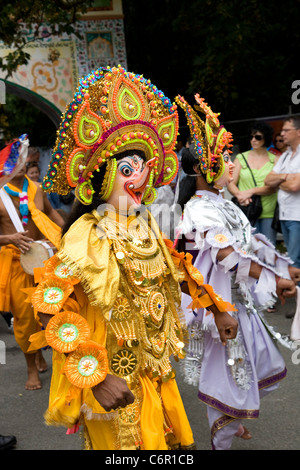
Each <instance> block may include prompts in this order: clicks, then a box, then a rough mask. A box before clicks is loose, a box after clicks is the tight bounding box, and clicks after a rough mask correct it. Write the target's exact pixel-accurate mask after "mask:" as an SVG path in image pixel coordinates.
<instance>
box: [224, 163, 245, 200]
mask: <svg viewBox="0 0 300 470" xmlns="http://www.w3.org/2000/svg"><path fill="white" fill-rule="evenodd" d="M234 165H235V167H234V169H233V173H232V178H233V179H232V181H231V182H230V183H229V184H228V186H227V189H228V191H229V192H230V194H232V196H235V197H238V195H239V194H240V190H239V188H238V186H237V185H238V182H239V178H240V171H241V168H242V166H241V164H240V162H239V160H238V159H237V158H236V159H235V160H234Z"/></svg>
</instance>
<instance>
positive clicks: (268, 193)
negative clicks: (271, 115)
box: [228, 121, 279, 245]
mask: <svg viewBox="0 0 300 470" xmlns="http://www.w3.org/2000/svg"><path fill="white" fill-rule="evenodd" d="M272 134H273V129H272V128H271V127H270V126H269V125H268V124H267V123H266V122H263V121H258V122H255V123H254V124H253V125H252V128H251V132H250V144H251V149H250V150H248V151H247V152H244V153H239V154H238V155H237V156H236V158H235V160H234V164H235V168H234V170H233V181H232V182H231V183H229V185H228V191H229V192H230V193H231V194H232V195H233V196H236V197H237V199H238V201H239V203H240V204H242V205H248V204H249V203H250V202H251V197H252V196H253V195H254V194H258V195H260V196H261V201H262V207H263V210H262V213H261V216H260V217H259V219H258V220H257V222H256V223H255V227H256V229H257V232H259V233H262V234H263V235H265V236H266V237H267V238H268V239H269V240H270V241H271V242H272V243H273V245H275V244H276V231H275V230H273V229H272V220H273V216H274V211H275V207H276V201H277V195H276V190H275V189H273V188H270V187H269V186H265V183H264V181H265V178H266V176H267V175H268V174H269V173H270V171H272V169H273V167H274V164H275V163H276V162H277V160H278V158H279V157H277V156H276V155H274V154H272V153H270V152H268V150H267V147H269V146H270V145H271V142H272ZM246 162H247V163H248V165H249V167H250V169H251V171H250V170H249V168H248V166H247V163H246ZM251 172H252V174H253V176H254V178H255V181H256V185H257V186H256V187H255V185H254V182H253V178H252V175H251Z"/></svg>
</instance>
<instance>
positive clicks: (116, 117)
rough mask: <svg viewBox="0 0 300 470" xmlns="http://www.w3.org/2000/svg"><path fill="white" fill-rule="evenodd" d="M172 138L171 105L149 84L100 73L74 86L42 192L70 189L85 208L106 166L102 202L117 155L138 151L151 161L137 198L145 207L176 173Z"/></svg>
mask: <svg viewBox="0 0 300 470" xmlns="http://www.w3.org/2000/svg"><path fill="white" fill-rule="evenodd" d="M177 134H178V114H177V106H176V104H175V103H171V101H170V99H169V98H167V97H166V96H165V95H164V93H163V92H162V91H160V90H158V89H157V88H156V87H155V86H154V85H152V83H151V82H150V80H147V79H145V78H144V77H143V76H142V75H137V74H134V73H130V72H127V71H126V70H125V69H124V68H123V67H121V66H120V65H119V66H118V67H112V68H110V67H105V68H100V69H98V70H96V71H93V72H91V73H90V74H89V75H87V76H86V77H84V78H82V79H81V80H80V81H79V86H78V88H77V91H76V93H75V96H74V99H73V101H72V102H71V103H70V104H69V106H68V107H67V109H66V112H65V114H64V115H63V118H62V122H61V125H60V128H59V130H58V132H57V139H56V144H55V147H54V152H53V155H52V160H51V162H50V165H49V169H48V172H47V174H46V176H45V178H44V181H43V184H42V186H43V189H44V190H45V191H47V192H56V193H58V194H62V195H64V194H68V193H69V192H70V190H72V189H73V188H75V196H76V197H77V199H78V200H79V201H80V202H81V203H83V204H91V202H92V200H93V194H94V188H93V177H94V174H95V172H97V171H99V170H100V168H101V166H103V165H106V174H105V177H104V180H103V184H102V187H101V191H100V194H101V196H102V197H103V195H104V200H105V197H106V198H107V195H109V194H110V193H111V190H112V187H113V184H114V175H115V169H116V164H115V162H116V157H117V155H118V153H121V152H123V151H125V150H133V151H134V150H142V151H143V152H144V153H145V155H146V160H147V161H149V160H152V159H155V160H154V161H155V164H154V165H153V168H152V170H151V174H150V178H149V181H148V186H147V189H146V191H145V193H144V197H143V202H144V203H145V204H150V203H152V202H153V200H154V199H155V196H156V191H155V188H157V187H159V186H162V185H166V184H169V183H170V182H171V181H172V180H173V179H174V178H175V176H176V174H177V171H178V161H177V156H176V153H175V152H174V151H173V149H174V147H175V145H176V139H177ZM133 153H134V152H133ZM108 185H109V187H108Z"/></svg>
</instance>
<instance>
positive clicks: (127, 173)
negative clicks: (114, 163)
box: [119, 164, 133, 178]
mask: <svg viewBox="0 0 300 470" xmlns="http://www.w3.org/2000/svg"><path fill="white" fill-rule="evenodd" d="M119 169H120V172H121V173H122V175H123V176H126V177H127V178H128V176H130V175H131V174H132V173H133V169H132V168H131V166H129V165H128V164H124V165H121V166H120V168H119Z"/></svg>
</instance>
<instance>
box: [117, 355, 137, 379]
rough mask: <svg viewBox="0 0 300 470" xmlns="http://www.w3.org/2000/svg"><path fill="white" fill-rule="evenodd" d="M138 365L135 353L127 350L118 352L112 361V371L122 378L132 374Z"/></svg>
mask: <svg viewBox="0 0 300 470" xmlns="http://www.w3.org/2000/svg"><path fill="white" fill-rule="evenodd" d="M136 365H137V358H136V355H135V354H133V352H131V351H128V350H127V349H122V350H120V351H118V352H117V353H116V354H114V356H113V357H112V360H111V368H112V370H113V371H114V372H115V373H116V374H117V375H120V376H122V377H124V376H126V375H129V374H132V372H133V371H134V370H135V368H136Z"/></svg>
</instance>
